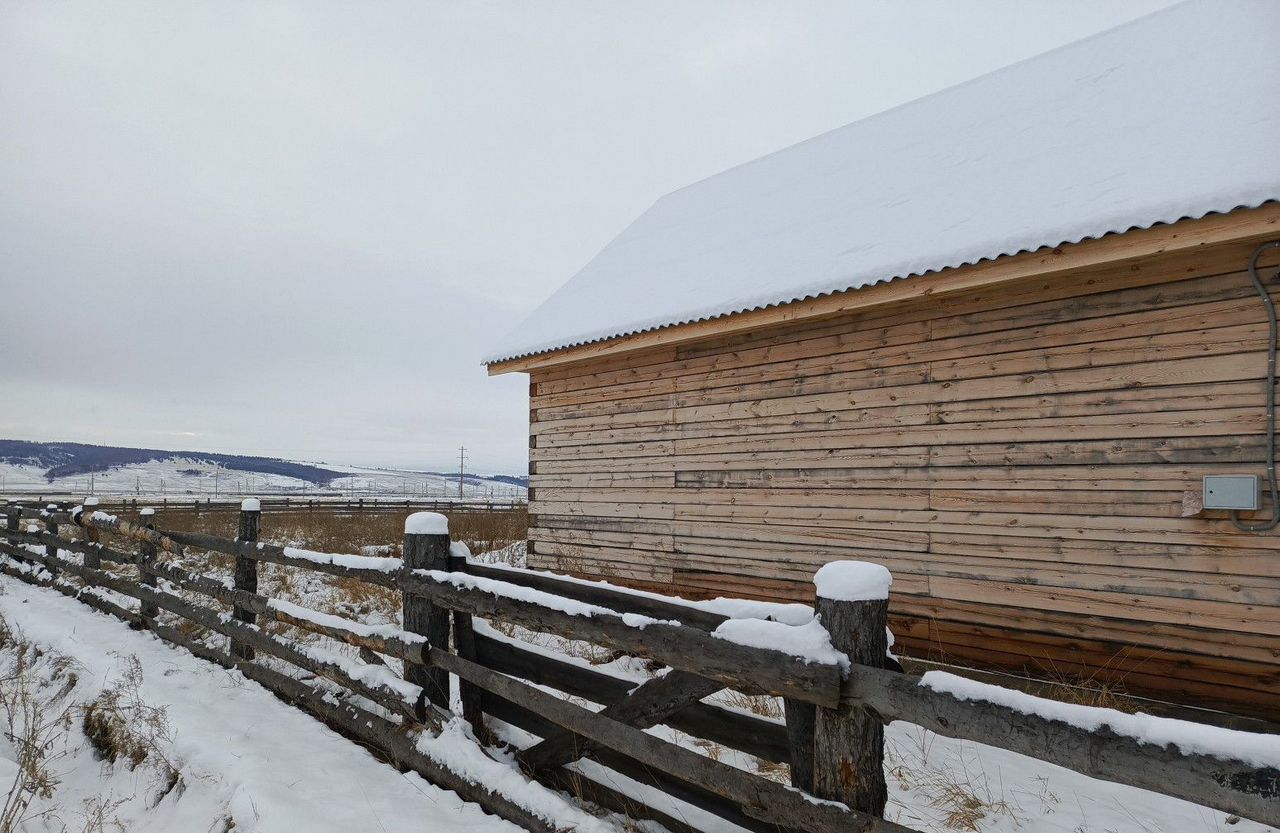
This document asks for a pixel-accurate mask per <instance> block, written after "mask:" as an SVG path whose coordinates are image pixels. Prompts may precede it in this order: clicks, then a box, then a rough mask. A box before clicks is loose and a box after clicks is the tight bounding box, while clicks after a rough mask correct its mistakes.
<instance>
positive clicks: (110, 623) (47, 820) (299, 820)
mask: <svg viewBox="0 0 1280 833" xmlns="http://www.w3.org/2000/svg"><path fill="white" fill-rule="evenodd" d="M0 588H2V589H3V593H2V594H0V616H3V617H4V619H5V620H7V621H8V622H9V623H10V624H11V625H13V626H16V627H19V628H20V629H21V631H22V632H23V633H24V634H25V636H26V638H27V639H29V640H31V642H33V643H34V644H35V645H37V646H39V647H40V648H41V649H42V650H44V651H45V652H46V653H45V656H44V657H42V661H43V662H45V664H46V665H47V666H49V667H46V668H43V669H41V671H42V672H43V673H46V674H47V673H52V671H53V670H54V669H53V668H52V666H51V663H52V662H53V661H54V660H53V658H54V657H56V656H59V655H61V656H68V657H74V658H75V660H76V662H77V666H76V667H75V668H74V673H75V675H76V678H77V682H76V685H75V687H74V688H73V689H72V691H71V693H70V695H69V699H70V700H72V701H74V703H76V704H84V703H87V702H90V701H92V700H93V699H94V698H95V697H97V696H98V694H99V693H100V692H101V691H102V690H103V688H104V687H109V686H111V685H112V684H114V683H117V682H118V681H119V680H120V679H121V678H122V676H123V675H124V672H125V670H126V666H125V664H124V658H125V657H128V656H136V657H138V659H139V660H140V661H141V666H142V669H143V672H144V676H143V681H142V683H141V685H140V687H139V690H138V693H139V694H140V696H141V699H142V700H143V701H144V702H146V703H148V704H150V705H152V706H156V707H164V708H165V709H166V710H167V717H168V722H169V725H170V731H169V740H168V741H165V742H164V746H165V748H166V750H167V753H168V755H169V756H170V757H171V759H172V760H173V761H174V762H175V764H177V765H178V766H179V767H180V770H181V775H182V782H183V784H182V786H180V787H179V788H177V789H174V790H172V791H171V792H169V793H168V794H167V795H165V796H164V798H162V799H161V800H160V801H159V802H158V803H157V804H155V805H154V806H151V803H152V801H153V800H154V798H155V797H156V795H157V793H158V791H159V789H160V788H159V787H158V786H157V784H156V783H155V781H156V778H155V773H154V772H153V771H152V770H150V769H149V768H147V767H145V766H140V767H138V768H137V769H134V770H132V771H130V770H129V769H128V767H127V766H125V765H124V764H123V763H121V762H118V763H117V764H115V765H114V766H113V765H110V764H107V763H105V762H103V761H99V760H96V759H95V756H94V754H93V750H92V749H91V748H90V746H89V744H88V742H87V740H86V739H85V736H84V734H83V732H81V731H80V728H79V721H78V720H73V721H72V727H71V731H70V732H69V733H68V734H67V736H66V737H65V739H64V740H63V741H62V743H61V745H60V746H59V748H58V751H59V752H61V753H65V754H63V755H62V757H60V758H59V759H57V760H55V761H54V762H53V764H52V766H53V769H54V770H55V771H56V773H57V775H58V778H59V780H60V783H59V784H58V786H57V787H56V788H55V790H54V793H53V796H52V797H51V799H49V800H43V801H38V803H37V806H35V807H34V808H33V810H34V811H35V812H37V813H38V812H40V811H42V810H45V809H48V808H49V807H56V808H58V809H57V811H56V817H54V816H46V817H43V818H40V819H37V820H34V821H32V822H29V823H28V825H27V826H26V827H25V828H23V830H24V832H25V831H30V833H35V831H42V832H43V831H63V830H67V831H80V830H83V829H85V819H84V817H83V813H84V811H85V809H86V808H85V805H84V802H85V801H92V800H94V799H105V800H106V801H108V802H110V803H113V804H114V803H115V802H121V803H119V804H118V805H116V806H115V807H114V808H113V809H112V810H111V811H110V812H111V815H112V816H114V817H115V818H117V819H118V821H119V826H113V825H111V824H107V825H106V826H104V827H103V828H102V829H103V830H105V831H116V830H121V829H123V830H127V831H129V833H206V832H207V833H229V831H235V832H236V833H248V832H249V831H253V832H254V833H272V832H273V831H279V833H294V832H295V831H308V833H323V832H324V831H335V833H338V832H339V831H341V833H351V831H388V833H397V832H398V831H413V830H421V831H431V830H449V831H484V832H485V833H517V831H518V830H519V828H517V827H515V826H513V825H510V824H508V823H506V822H503V821H501V820H499V819H497V818H495V817H493V816H488V815H486V814H485V813H483V812H482V811H480V810H479V808H477V807H476V806H475V805H471V804H467V803H465V802H463V801H461V800H460V799H459V798H458V797H457V796H456V795H454V794H453V793H450V792H445V791H443V790H440V789H438V788H436V787H434V786H432V785H431V784H429V783H427V782H426V781H423V780H422V779H421V778H419V777H418V776H416V775H402V774H401V773H399V772H398V771H397V770H396V769H395V768H393V767H391V766H388V765H386V764H384V763H381V762H379V761H377V760H376V759H374V757H373V756H372V755H370V754H369V753H368V752H366V751H365V750H363V749H361V748H360V747H359V746H356V745H355V744H353V743H351V742H349V741H347V740H345V739H343V738H341V737H339V736H338V735H336V734H334V733H332V732H330V731H329V730H327V729H326V728H324V726H323V725H321V724H320V723H318V722H316V721H315V720H313V719H312V718H310V717H308V716H307V715H305V714H303V713H302V712H300V711H297V710H295V709H293V708H290V707H289V706H286V705H284V704H283V703H281V702H280V701H279V700H277V699H275V697H273V696H272V695H271V694H269V693H268V692H267V691H266V690H265V689H262V688H260V687H258V686H257V685H256V684H254V683H251V682H249V681H247V680H245V679H244V678H243V677H241V676H239V675H238V674H235V673H232V672H228V671H225V670H222V669H219V668H217V667H215V666H213V665H211V664H209V663H206V662H203V661H201V660H198V659H196V658H195V657H193V656H191V655H190V654H187V653H185V652H182V651H178V650H175V649H172V648H169V647H167V646H166V645H164V644H163V643H161V642H160V641H159V640H157V639H155V638H154V637H152V636H150V635H148V634H145V633H139V632H135V631H130V630H129V629H128V628H127V627H125V626H124V625H123V624H121V623H120V622H118V621H116V620H113V619H110V618H108V617H107V616H105V615H102V614H98V613H95V612H93V611H90V610H89V609H88V608H86V607H85V606H84V605H82V604H80V603H79V602H76V601H73V600H71V599H68V598H66V597H63V596H60V595H57V594H55V593H53V592H52V591H48V590H41V589H38V588H35V587H31V586H30V585H26V584H24V583H22V582H19V581H15V580H13V579H9V578H4V579H3V580H2V581H0ZM0 758H3V759H4V760H0V783H4V784H6V785H7V783H8V781H9V780H10V779H11V777H12V774H13V770H14V769H15V766H14V764H13V763H12V758H13V750H12V748H8V749H3V750H0Z"/></svg>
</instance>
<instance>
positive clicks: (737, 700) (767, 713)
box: [713, 688, 784, 720]
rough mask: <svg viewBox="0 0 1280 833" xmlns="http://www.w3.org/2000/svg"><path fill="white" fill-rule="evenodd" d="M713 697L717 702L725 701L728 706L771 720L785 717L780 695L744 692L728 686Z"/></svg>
mask: <svg viewBox="0 0 1280 833" xmlns="http://www.w3.org/2000/svg"><path fill="white" fill-rule="evenodd" d="M713 699H714V700H715V701H716V702H720V703H724V704H725V705H726V706H731V707H733V708H735V709H742V710H743V711H747V712H751V713H752V714H756V715H759V716H760V717H767V718H769V719H771V720H782V719H783V715H784V711H783V707H782V699H781V698H779V697H767V696H763V695H757V694H743V693H742V692H741V691H735V690H734V689H732V688H726V689H724V690H722V691H719V692H717V693H716V694H715V696H714V698H713Z"/></svg>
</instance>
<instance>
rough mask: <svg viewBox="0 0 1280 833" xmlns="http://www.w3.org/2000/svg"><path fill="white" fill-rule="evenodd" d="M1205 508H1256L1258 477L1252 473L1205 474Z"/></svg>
mask: <svg viewBox="0 0 1280 833" xmlns="http://www.w3.org/2000/svg"><path fill="white" fill-rule="evenodd" d="M1204 508H1205V509H1242V510H1251V509H1257V508H1258V478H1257V475H1253V474H1206V475H1205V477H1204Z"/></svg>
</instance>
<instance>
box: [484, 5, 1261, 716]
mask: <svg viewBox="0 0 1280 833" xmlns="http://www.w3.org/2000/svg"><path fill="white" fill-rule="evenodd" d="M1275 43H1280V15H1276V14H1275V13H1274V7H1271V6H1270V5H1269V4H1268V3H1266V2H1248V0H1241V2H1227V3H1217V2H1192V3H1188V4H1184V5H1179V6H1175V7H1173V8H1172V9H1169V10H1166V11H1163V12H1159V13H1157V14H1155V15H1151V16H1149V17H1146V18H1142V19H1140V20H1138V21H1135V22H1134V23H1131V24H1128V25H1126V26H1123V27H1120V28H1118V29H1114V30H1111V31H1108V32H1105V33H1102V34H1100V35H1097V36H1095V37H1092V38H1089V39H1087V40H1085V41H1081V42H1079V43H1076V44H1073V45H1070V46H1068V47H1064V48H1062V49H1059V50H1055V51H1054V52H1050V53H1047V54H1045V55H1042V56H1039V57H1037V58H1033V59H1031V60H1028V61H1025V62H1023V63H1020V64H1016V65H1014V66H1012V67H1008V68H1006V69H1004V70H1001V71H999V72H996V73H992V74H990V75H987V76H983V77H981V78H978V79H975V80H973V81H970V82H967V83H965V84H962V85H960V86H959V87H955V88H952V89H949V90H946V91H944V92H941V93H938V94H936V95H933V96H930V97H928V98H925V99H921V100H920V101H916V102H913V103H911V104H908V105H904V106H902V107H899V108H896V109H894V110H891V111H888V112H886V113H883V114H880V115H878V116H875V117H872V118H869V119H866V120H864V121H861V122H857V123H854V124H851V125H849V126H847V127H844V128H841V129H839V130H836V131H833V132H831V133H828V134H825V135H823V136H819V137H817V138H815V139H812V140H809V141H807V142H804V143H801V144H800V145H796V146H794V147H792V148H788V149H786V150H783V151H780V152H778V153H775V154H772V155H770V156H767V157H764V158H763V159H760V160H757V161H755V162H752V163H749V164H746V165H743V166H741V167H738V168H735V169H732V170H730V171H727V172H725V173H723V174H719V175H717V176H715V177H711V178H710V179H707V180H704V181H702V182H699V183H697V184H694V185H691V186H689V187H688V188H685V189H682V190H680V191H677V192H675V193H673V194H671V195H669V196H667V197H664V198H663V199H662V200H660V201H659V202H658V203H657V204H656V205H654V207H653V208H651V209H650V210H649V211H648V212H647V213H645V214H644V215H643V216H641V217H640V218H639V219H638V220H637V221H636V222H635V223H634V224H633V225H632V226H630V227H629V228H628V229H626V230H625V231H624V232H623V233H622V234H621V235H620V236H619V237H618V238H617V239H616V240H615V241H614V242H613V243H611V244H610V245H609V246H608V247H607V248H606V249H605V250H604V251H603V252H601V254H600V255H599V256H597V257H596V258H595V259H594V260H593V261H592V262H591V263H589V264H588V265H587V266H586V267H585V268H584V269H583V270H582V271H581V272H580V273H579V274H578V275H576V276H575V277H574V278H573V279H571V280H570V281H569V282H568V283H567V284H566V285H565V286H564V287H563V288H562V289H561V290H560V291H559V292H557V293H556V294H555V295H553V296H552V297H551V298H550V299H549V300H548V301H547V302H546V303H545V304H544V305H543V306H542V307H540V308H539V309H538V310H537V311H535V312H534V313H533V315H532V316H531V317H530V319H529V320H528V321H527V322H526V323H525V324H524V325H523V326H522V327H521V328H519V329H517V330H516V331H515V332H514V333H513V334H512V335H511V336H510V337H508V339H507V340H506V342H505V343H504V344H503V345H501V346H500V347H499V348H498V350H497V351H496V352H495V353H494V354H493V355H492V357H491V359H490V361H489V368H490V372H492V373H505V372H512V371H520V372H527V373H528V374H529V376H530V397H531V402H530V473H531V481H530V486H531V489H530V497H531V501H532V503H531V512H532V513H533V522H532V528H531V531H530V563H531V566H534V567H540V568H549V569H556V570H564V571H570V572H574V573H577V574H581V575H587V576H598V577H608V578H610V579H612V580H615V581H622V582H628V583H632V584H636V585H644V586H653V587H656V588H660V589H662V590H664V591H675V592H677V593H681V594H685V595H688V596H695V597H697V596H712V595H718V594H745V595H753V596H757V597H762V598H770V599H790V600H808V599H809V598H810V593H811V584H810V577H811V576H812V574H813V571H814V570H815V569H816V568H817V567H819V566H820V565H821V564H823V563H825V562H827V561H830V560H833V559H841V558H853V559H865V560H870V561H876V562H879V563H882V564H884V565H886V566H887V567H889V568H890V569H891V570H892V572H893V575H894V586H893V591H894V592H893V597H892V604H891V611H892V614H893V622H892V624H893V629H894V631H895V634H896V636H897V639H898V646H899V648H900V649H901V650H902V651H903V652H905V653H907V654H914V655H918V656H924V657H933V658H942V659H956V660H962V661H964V662H968V663H977V664H980V665H985V666H992V667H1003V668H1015V669H1019V670H1029V671H1032V672H1034V673H1040V674H1048V675H1052V676H1058V675H1061V676H1064V677H1066V676H1076V675H1081V676H1085V677H1092V678H1095V679H1105V680H1111V681H1120V682H1122V684H1123V686H1124V687H1125V688H1126V689H1127V690H1129V691H1131V692H1134V693H1144V694H1157V695H1159V696H1163V697H1166V698H1176V699H1181V700H1183V701H1185V702H1191V703H1195V704H1200V705H1207V706H1214V707H1224V708H1229V709H1233V710H1237V711H1243V712H1248V713H1253V714H1261V715H1266V716H1270V717H1280V532H1278V531H1277V529H1275V528H1270V529H1262V530H1258V531H1247V530H1245V529H1241V528H1239V525H1238V524H1237V523H1235V522H1233V520H1232V517H1231V515H1232V513H1231V512H1230V511H1226V510H1205V509H1202V508H1201V502H1202V500H1203V495H1202V478H1203V477H1204V476H1205V475H1232V474H1245V475H1256V476H1257V477H1258V479H1259V482H1260V483H1261V484H1262V489H1261V491H1262V492H1263V496H1262V500H1261V504H1260V507H1261V508H1260V509H1259V510H1258V511H1256V512H1247V511H1246V512H1240V513H1239V514H1238V518H1237V520H1238V521H1239V522H1240V523H1241V524H1243V525H1246V526H1247V525H1250V524H1259V525H1262V526H1265V525H1266V521H1268V520H1269V519H1270V518H1271V517H1272V510H1273V506H1272V501H1271V499H1270V490H1269V486H1268V475H1269V472H1272V471H1274V469H1273V468H1269V466H1268V443H1267V434H1268V431H1274V426H1271V425H1270V424H1269V422H1268V416H1267V409H1266V407H1265V403H1266V396H1267V392H1268V391H1269V390H1271V388H1270V387H1269V386H1268V384H1267V375H1268V355H1269V352H1270V351H1269V348H1270V347H1272V342H1271V337H1270V334H1269V323H1268V311H1267V307H1266V306H1265V304H1264V300H1263V297H1262V296H1261V294H1260V293H1259V292H1258V290H1257V288H1256V287H1255V285H1254V282H1253V280H1252V278H1251V276H1250V273H1249V264H1250V261H1251V258H1254V257H1255V254H1257V256H1258V261H1257V263H1258V268H1257V270H1256V272H1257V275H1258V277H1259V279H1260V280H1261V281H1262V282H1263V286H1264V287H1265V291H1266V292H1267V293H1270V295H1271V296H1276V295H1278V294H1280V283H1278V282H1277V279H1276V274H1277V273H1276V268H1275V267H1276V265H1277V264H1278V263H1280V257H1278V256H1277V253H1278V251H1280V250H1277V249H1274V248H1272V249H1262V250H1259V246H1260V245H1261V244H1266V243H1268V242H1271V241H1276V240H1280V204H1277V202H1276V200H1277V199H1280V144H1277V142H1276V139H1275V137H1276V136H1278V135H1280V58H1277V56H1278V55H1280V52H1278V51H1277V50H1276V49H1275V48H1274V44H1275ZM1273 395H1274V394H1273ZM1277 511H1280V509H1278V510H1277Z"/></svg>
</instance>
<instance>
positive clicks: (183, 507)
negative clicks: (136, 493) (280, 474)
mask: <svg viewBox="0 0 1280 833" xmlns="http://www.w3.org/2000/svg"><path fill="white" fill-rule="evenodd" d="M98 500H99V501H100V503H99V504H98V509H99V510H100V511H103V512H137V511H138V510H139V509H140V508H142V507H152V508H155V509H157V510H158V511H162V512H163V511H174V512H194V513H196V514H202V513H206V512H236V511H238V510H239V508H240V504H241V502H242V501H241V498H238V497H237V498H213V497H204V498H194V497H192V498H179V497H173V498H161V499H159V500H157V501H155V502H148V501H146V500H140V499H138V498H125V497H108V496H103V497H100V498H98ZM7 502H8V503H11V504H20V505H24V506H40V507H45V506H48V505H50V503H49V501H46V500H45V499H44V498H43V497H42V496H34V497H31V498H20V499H13V498H10V499H9V500H8V501H7ZM258 503H259V505H260V506H261V507H262V509H263V511H288V512H368V513H384V514H395V513H406V514H407V513H409V512H511V511H514V510H516V509H525V508H527V507H528V505H529V504H528V503H526V502H524V501H510V500H422V499H409V500H395V499H393V498H346V497H320V498H307V497H277V498H261V499H259V500H258ZM53 505H54V506H57V507H58V508H59V510H65V509H67V508H69V507H70V506H71V505H72V504H71V503H70V502H68V501H66V500H58V501H55V502H54V503H53Z"/></svg>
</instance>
